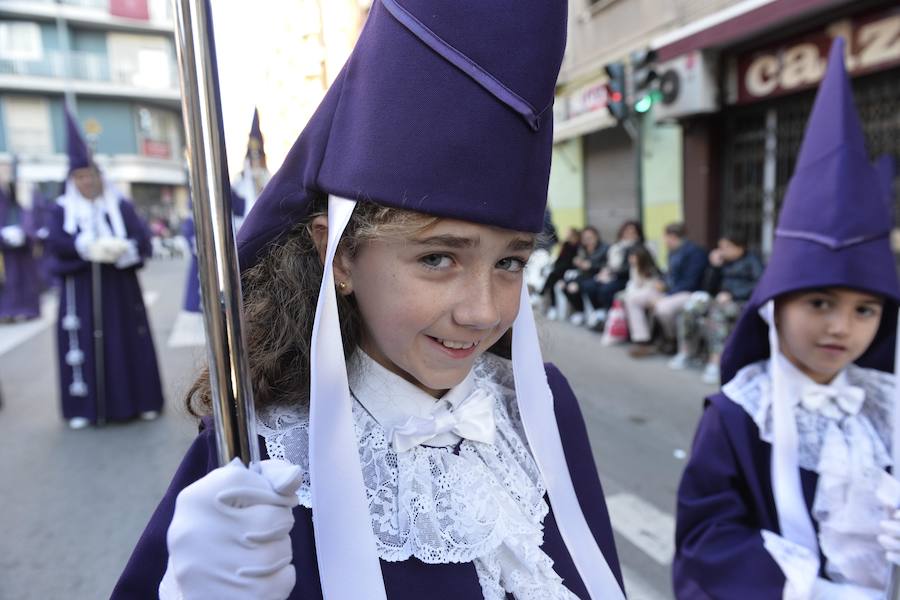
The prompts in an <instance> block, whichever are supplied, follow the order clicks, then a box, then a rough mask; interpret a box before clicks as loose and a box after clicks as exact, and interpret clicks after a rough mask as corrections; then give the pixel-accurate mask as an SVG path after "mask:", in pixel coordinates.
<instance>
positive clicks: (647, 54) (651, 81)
mask: <svg viewBox="0 0 900 600" xmlns="http://www.w3.org/2000/svg"><path fill="white" fill-rule="evenodd" d="M630 59H631V81H632V83H633V85H634V88H633V89H634V96H633V97H634V111H635V112H636V113H645V112H647V111H649V110H650V108H651V107H652V106H653V103H654V102H656V101H658V100H659V97H660V94H659V89H658V87H659V86H658V85H657V83H658V80H659V77H658V76H657V73H656V51H655V50H651V49H650V48H644V49H643V50H636V51H634V52H632V53H631V56H630Z"/></svg>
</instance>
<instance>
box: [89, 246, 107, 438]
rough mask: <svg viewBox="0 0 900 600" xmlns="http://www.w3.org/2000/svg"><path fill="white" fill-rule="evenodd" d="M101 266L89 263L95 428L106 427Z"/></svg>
mask: <svg viewBox="0 0 900 600" xmlns="http://www.w3.org/2000/svg"><path fill="white" fill-rule="evenodd" d="M102 269H103V266H102V265H101V264H100V263H98V262H92V263H91V309H92V312H93V318H94V379H95V380H96V381H95V382H94V386H95V391H96V398H95V406H96V409H97V427H103V426H104V425H106V349H105V348H104V341H103V271H102Z"/></svg>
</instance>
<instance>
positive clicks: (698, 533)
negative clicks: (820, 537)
mask: <svg viewBox="0 0 900 600" xmlns="http://www.w3.org/2000/svg"><path fill="white" fill-rule="evenodd" d="M771 455H772V446H771V444H769V443H768V442H765V441H763V440H761V439H760V438H759V429H758V428H757V426H756V423H754V422H753V419H751V418H750V416H749V415H747V413H746V412H745V411H744V409H743V408H742V407H740V406H739V405H737V404H735V403H734V402H732V401H731V400H730V399H728V397H727V396H726V395H725V394H722V393H719V394H716V395H714V396H711V397H710V398H708V399H707V405H706V410H705V411H704V412H703V416H702V417H701V419H700V425H699V427H698V429H697V435H696V437H695V438H694V446H693V449H692V451H691V459H690V461H688V464H687V467H686V468H685V470H684V475H683V476H682V479H681V485H680V486H679V488H678V518H677V524H676V531H675V544H676V548H677V550H676V552H675V560H674V563H673V565H672V573H673V582H674V588H675V597H676V598H679V599H681V598H685V599H687V598H689V599H691V600H712V599H720V598H723V599H724V598H727V599H728V600H745V599H746V600H780V599H781V598H782V597H783V595H784V584H785V578H784V575H783V574H782V572H781V569H780V568H779V567H778V565H777V564H776V563H775V560H774V559H773V558H772V557H771V556H770V555H769V553H768V551H767V550H766V549H765V548H764V547H763V539H762V535H761V533H760V530H762V529H768V530H769V531H772V532H774V533H780V530H779V527H778V515H777V513H776V511H775V500H774V497H773V495H772V482H771V478H770V469H769V464H770V460H771ZM800 480H801V482H802V485H803V495H804V498H805V500H806V506H807V510H811V509H812V502H813V498H814V497H815V491H816V483H817V482H818V474H816V473H814V472H813V471H808V470H806V469H803V468H801V469H800ZM813 523H815V520H813ZM820 564H822V565H824V564H825V561H824V558H822V560H821V561H820Z"/></svg>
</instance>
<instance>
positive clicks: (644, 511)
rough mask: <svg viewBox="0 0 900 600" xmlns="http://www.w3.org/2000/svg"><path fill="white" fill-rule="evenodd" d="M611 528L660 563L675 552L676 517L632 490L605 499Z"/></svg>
mask: <svg viewBox="0 0 900 600" xmlns="http://www.w3.org/2000/svg"><path fill="white" fill-rule="evenodd" d="M606 505H607V507H608V508H609V518H610V520H611V521H612V526H613V529H615V530H616V532H618V533H619V535H621V536H622V537H624V538H625V539H626V540H628V541H629V542H631V543H632V544H634V545H635V546H637V547H638V548H639V549H640V550H641V551H642V552H643V553H644V554H646V555H647V556H649V557H650V558H652V559H653V560H655V561H656V562H658V563H659V564H661V565H663V566H667V565H669V564H671V562H672V557H673V556H674V555H675V519H674V518H673V517H672V515H669V514H667V513H664V512H663V511H661V510H659V509H658V508H656V507H655V506H653V505H652V504H650V503H648V502H646V501H644V500H642V499H640V498H638V497H637V496H635V495H633V494H627V493H621V494H613V495H612V496H609V497H608V498H607V499H606Z"/></svg>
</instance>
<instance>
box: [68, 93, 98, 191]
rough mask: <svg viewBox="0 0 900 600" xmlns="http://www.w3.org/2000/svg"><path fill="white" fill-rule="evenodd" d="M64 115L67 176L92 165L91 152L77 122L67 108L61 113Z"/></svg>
mask: <svg viewBox="0 0 900 600" xmlns="http://www.w3.org/2000/svg"><path fill="white" fill-rule="evenodd" d="M63 112H64V113H65V115H66V152H67V153H68V155H69V175H71V174H72V171H74V170H75V169H83V168H85V167H89V166H91V165H92V164H94V161H93V160H92V159H91V151H90V150H89V149H88V146H87V143H86V142H85V141H84V137H83V136H82V135H81V129H80V128H79V127H78V122H77V121H76V120H75V117H74V116H73V115H72V113H71V112H70V111H69V107H68V106H67V107H66V108H65V110H64V111H63Z"/></svg>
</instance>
